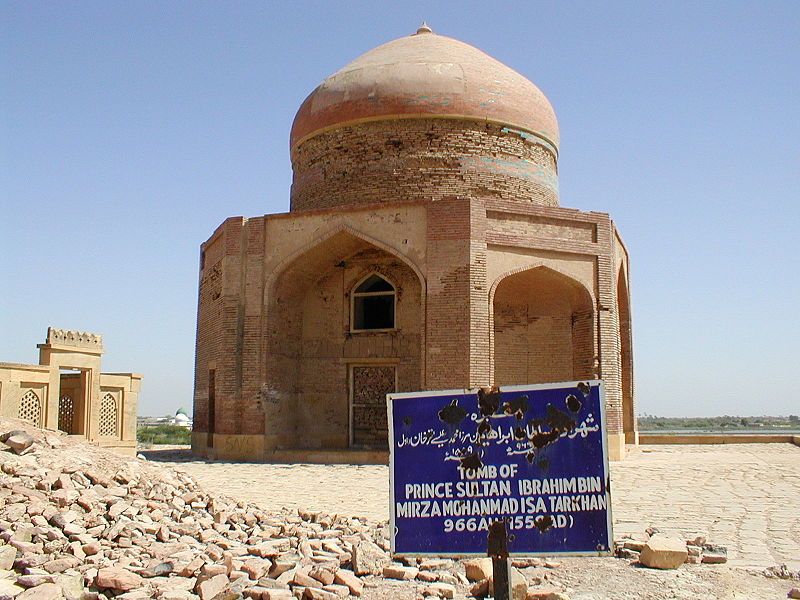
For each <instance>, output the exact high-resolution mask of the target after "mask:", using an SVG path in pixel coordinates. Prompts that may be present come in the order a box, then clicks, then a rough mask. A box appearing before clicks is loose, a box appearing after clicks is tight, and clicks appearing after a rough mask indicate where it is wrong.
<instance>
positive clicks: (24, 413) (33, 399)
mask: <svg viewBox="0 0 800 600" xmlns="http://www.w3.org/2000/svg"><path fill="white" fill-rule="evenodd" d="M19 418H20V419H23V420H25V421H29V422H31V423H33V424H34V425H35V426H36V427H41V426H42V403H41V402H40V401H39V396H38V395H37V394H36V392H34V391H33V390H28V391H27V392H25V395H24V396H23V397H22V399H21V400H20V402H19Z"/></svg>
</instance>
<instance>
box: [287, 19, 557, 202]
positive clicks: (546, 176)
mask: <svg viewBox="0 0 800 600" xmlns="http://www.w3.org/2000/svg"><path fill="white" fill-rule="evenodd" d="M291 156H292V167H293V170H294V178H293V183H292V197H291V209H292V210H308V209H314V208H324V207H329V206H343V205H354V204H364V203H372V202H404V201H421V200H437V199H441V198H445V197H454V196H458V197H485V198H500V199H507V200H517V201H522V202H527V203H532V204H537V205H542V206H558V175H557V157H558V123H557V121H556V117H555V113H554V111H553V108H552V106H551V105H550V102H549V101H548V100H547V98H546V97H545V96H544V94H542V92H541V91H540V90H539V88H537V87H536V86H535V85H534V84H533V83H531V82H530V81H529V80H528V79H526V78H525V77H523V76H522V75H520V74H519V73H517V72H516V71H514V70H513V69H511V68H510V67H508V66H506V65H504V64H502V63H501V62H499V61H497V60H495V59H494V58H492V57H490V56H488V55H487V54H485V53H484V52H482V51H481V50H478V49H477V48H475V47H474V46H471V45H469V44H465V43H464V42H461V41H458V40H455V39H453V38H449V37H446V36H442V35H437V34H435V33H433V32H432V31H431V30H430V28H428V27H427V26H423V27H421V28H420V29H419V30H418V31H417V33H416V34H414V35H410V36H406V37H403V38H400V39H397V40H394V41H391V42H388V43H386V44H383V45H381V46H378V47H377V48H375V49H373V50H371V51H369V52H367V53H366V54H364V55H362V56H361V57H359V58H357V59H356V60H354V61H353V62H351V63H350V64H348V65H346V66H345V67H343V68H342V69H340V70H339V71H337V72H336V73H334V74H333V75H331V76H330V77H328V78H327V79H325V80H324V81H323V82H322V83H321V84H320V85H319V86H318V87H317V88H316V89H315V90H314V91H313V92H312V93H311V94H310V95H309V96H308V98H306V100H305V101H304V102H303V104H302V105H301V107H300V109H299V110H298V112H297V115H296V116H295V120H294V123H293V125H292V133H291Z"/></svg>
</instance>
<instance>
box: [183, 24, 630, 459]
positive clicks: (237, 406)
mask: <svg viewBox="0 0 800 600" xmlns="http://www.w3.org/2000/svg"><path fill="white" fill-rule="evenodd" d="M558 143H559V135H558V124H557V122H556V117H555V114H554V112H553V109H552V107H551V106H550V103H549V102H548V100H547V98H545V96H544V95H543V94H542V92H541V91H539V89H538V88H537V87H536V86H535V85H534V84H533V83H531V82H530V81H528V80H527V79H526V78H525V77H523V76H522V75H520V74H519V73H517V72H515V71H513V70H512V69H510V68H509V67H507V66H505V65H503V64H501V63H500V62H498V61H496V60H495V59H493V58H491V57H489V56H487V55H486V54H484V53H483V52H481V51H480V50H478V49H476V48H474V47H473V46H470V45H468V44H465V43H463V42H460V41H458V40H455V39H452V38H448V37H444V36H441V35H437V34H435V33H433V32H432V31H431V30H430V29H429V28H428V27H427V26H423V27H421V28H420V29H419V30H418V31H417V33H416V34H414V35H411V36H408V37H404V38H401V39H398V40H394V41H392V42H389V43H387V44H384V45H382V46H379V47H378V48H375V49H374V50H371V51H370V52H367V53H366V54H364V55H363V56H361V57H359V58H357V59H356V60H354V61H353V62H351V63H350V64H348V65H347V66H345V67H343V68H342V69H340V70H339V71H337V72H336V73H334V74H333V75H331V76H330V77H328V78H327V79H325V80H324V81H323V82H322V83H321V84H320V85H319V86H318V87H317V88H316V89H315V90H314V91H313V92H312V93H311V94H310V95H309V96H308V98H307V99H306V100H305V102H303V104H302V106H301V107H300V109H299V110H298V112H297V115H296V117H295V120H294V124H293V126H292V132H291V140H290V149H291V160H292V168H293V172H294V178H293V183H292V189H291V207H290V212H288V213H283V214H273V215H264V216H260V217H254V218H244V217H232V218H229V219H227V220H226V221H224V222H223V223H222V224H221V225H220V226H219V227H218V228H217V230H216V231H215V232H214V233H213V235H212V236H211V237H210V238H209V239H208V241H206V242H205V243H204V244H202V247H201V258H200V282H199V303H198V324H197V347H196V352H197V354H196V368H195V396H194V433H193V450H194V452H195V454H198V455H204V456H212V457H219V458H227V459H233V460H237V459H242V460H271V459H276V460H280V459H286V460H317V459H319V460H328V461H332V460H337V458H339V457H341V456H342V455H346V456H347V459H348V460H364V461H369V460H380V459H381V458H382V457H385V448H386V436H387V423H386V407H385V399H384V398H385V394H386V393H387V392H394V391H399V392H402V391H415V390H436V389H453V388H470V387H475V386H486V385H490V384H495V385H511V384H528V383H542V382H557V381H575V380H579V379H593V378H602V379H604V380H605V382H606V393H607V424H608V431H609V448H610V454H611V456H612V458H616V457H620V456H621V455H622V454H623V453H624V448H625V443H626V442H627V443H636V441H637V433H636V422H635V418H634V404H633V379H632V351H631V325H630V319H631V317H630V298H629V273H628V252H627V250H626V248H625V245H624V244H623V242H622V239H621V237H620V235H619V233H618V232H617V230H616V228H615V226H614V224H613V222H612V221H611V219H610V218H609V216H608V215H607V214H604V213H598V212H582V211H579V210H575V209H569V208H562V207H561V206H560V205H559V195H558V168H557V162H558ZM357 450H361V452H360V453H359V452H357Z"/></svg>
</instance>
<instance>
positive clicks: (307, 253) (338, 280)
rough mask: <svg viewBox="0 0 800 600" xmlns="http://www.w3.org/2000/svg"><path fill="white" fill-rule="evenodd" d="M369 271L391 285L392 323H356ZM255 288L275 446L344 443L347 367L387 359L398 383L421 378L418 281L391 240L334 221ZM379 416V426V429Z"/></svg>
mask: <svg viewBox="0 0 800 600" xmlns="http://www.w3.org/2000/svg"><path fill="white" fill-rule="evenodd" d="M370 276H376V277H378V278H380V280H383V281H386V282H387V283H388V285H389V287H391V288H392V291H391V292H390V294H391V299H392V302H391V304H392V309H393V315H392V319H393V322H392V323H391V324H390V325H391V326H386V327H383V326H382V327H377V326H376V327H373V326H369V327H361V326H357V325H359V323H356V322H355V319H356V318H357V317H358V314H357V313H356V311H354V298H356V297H364V298H373V296H372V293H371V292H365V293H364V294H363V296H361V295H360V294H359V293H357V292H356V290H357V289H358V286H359V285H360V284H362V283H363V282H364V281H367V280H368V278H369V277H370ZM263 293H264V297H263V302H264V320H263V322H262V359H261V364H262V365H263V372H264V381H265V382H267V384H268V385H269V387H270V391H269V394H270V395H271V396H272V397H273V398H275V404H276V407H277V410H275V411H272V413H271V414H268V415H267V423H265V431H267V435H275V436H276V439H277V444H278V445H280V446H283V447H293V448H313V447H317V446H327V447H346V446H348V445H349V444H350V443H351V440H352V439H353V438H352V436H351V435H350V434H351V429H352V428H353V427H355V425H354V424H353V422H352V419H353V418H355V417H352V416H351V415H352V413H351V410H350V408H349V406H350V404H349V403H352V398H351V396H352V395H353V394H355V392H354V391H353V389H352V385H351V384H352V381H351V379H352V372H351V366H352V365H355V364H358V365H361V366H363V365H370V364H381V365H392V368H393V369H395V370H396V382H397V386H398V388H399V389H408V390H411V389H419V388H420V387H422V385H423V384H424V381H423V374H424V352H423V349H424V344H425V331H424V327H425V323H424V314H425V279H424V277H423V275H422V272H421V270H420V269H419V267H418V266H417V265H416V264H414V262H413V261H411V260H410V259H409V258H408V257H407V256H405V255H404V254H402V253H401V252H398V251H397V249H395V248H394V247H392V246H391V245H389V244H386V243H384V242H382V241H380V240H377V239H375V238H373V237H371V236H368V235H366V234H363V233H362V232H359V231H357V230H355V229H353V228H351V227H349V226H347V225H340V226H338V227H334V228H332V229H330V230H328V231H327V232H325V233H323V234H321V235H319V236H317V238H316V239H315V240H314V241H312V242H311V243H309V244H306V245H305V246H303V247H302V248H300V249H298V250H297V251H295V252H293V253H291V254H290V255H289V256H287V257H286V258H284V259H283V260H282V261H281V262H280V263H279V264H278V266H277V267H276V268H275V269H274V270H273V271H272V273H271V274H270V275H269V277H267V279H266V281H265V285H264V291H263ZM380 295H381V292H379V291H378V292H376V293H375V296H374V297H375V298H378V297H380ZM354 325H355V326H354ZM360 325H363V323H361V324H360ZM382 368H383V370H384V371H385V370H387V369H388V368H389V367H382ZM373 371H375V372H376V373H377V372H378V370H375V369H373ZM365 372H366V371H365ZM370 372H371V371H370ZM381 373H382V376H385V375H386V374H385V373H383V371H381ZM389 379H391V380H392V381H394V380H395V379H394V378H389ZM378 412H380V411H378ZM385 412H386V411H385V408H384V409H383V411H382V413H381V414H382V415H383V416H382V419H383V422H379V423H378V427H379V428H380V427H382V428H384V429H385V425H386V424H385V420H386V418H385ZM360 414H361V413H358V415H357V416H360ZM376 414H377V413H376ZM373 416H374V415H370V418H372V417H373ZM304 431H309V432H310V431H313V432H314V433H313V435H306V436H304V435H302V432H304ZM270 432H272V433H270ZM385 439H386V436H385V434H384V437H383V440H384V441H383V442H382V443H385Z"/></svg>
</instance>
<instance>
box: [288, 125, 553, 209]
mask: <svg viewBox="0 0 800 600" xmlns="http://www.w3.org/2000/svg"><path fill="white" fill-rule="evenodd" d="M292 166H293V169H294V180H293V183H292V203H291V209H292V210H293V211H296V210H309V209H315V208H325V207H331V206H344V205H354V204H366V203H371V202H392V203H394V202H405V201H416V200H441V199H443V198H447V197H478V198H500V199H507V200H515V201H522V202H530V203H532V204H538V205H543V206H557V205H558V175H557V167H556V157H555V154H554V151H553V150H552V149H550V148H546V147H545V146H544V145H542V144H540V143H538V142H537V141H536V138H530V137H526V136H523V135H521V132H516V131H514V130H510V129H509V128H507V127H502V126H499V125H495V124H492V123H479V122H475V121H469V120H446V119H403V120H401V121H374V122H368V123H361V124H358V125H351V126H347V127H343V128H341V129H335V130H333V131H328V132H324V133H321V134H318V135H316V136H314V137H312V138H310V139H309V140H307V141H305V142H304V143H302V144H301V145H300V146H299V147H298V148H297V149H296V150H295V151H294V153H293V156H292Z"/></svg>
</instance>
